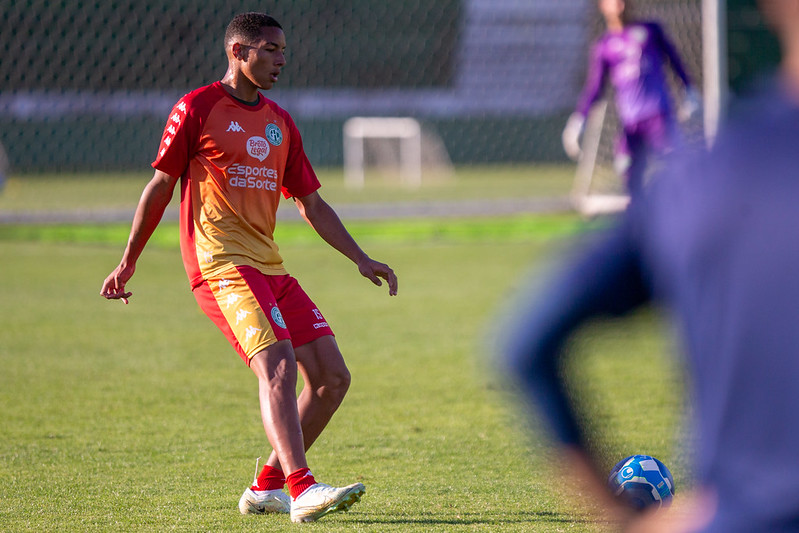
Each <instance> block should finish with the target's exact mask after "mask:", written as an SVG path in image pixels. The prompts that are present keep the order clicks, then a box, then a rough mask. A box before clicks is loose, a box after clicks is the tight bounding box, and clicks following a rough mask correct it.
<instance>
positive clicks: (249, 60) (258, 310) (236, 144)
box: [101, 13, 397, 522]
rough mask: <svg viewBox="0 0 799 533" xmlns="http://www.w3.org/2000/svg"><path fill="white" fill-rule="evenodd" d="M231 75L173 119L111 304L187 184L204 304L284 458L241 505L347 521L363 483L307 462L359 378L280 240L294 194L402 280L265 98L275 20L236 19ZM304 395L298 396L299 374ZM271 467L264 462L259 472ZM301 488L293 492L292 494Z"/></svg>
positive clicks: (192, 254)
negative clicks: (323, 191)
mask: <svg viewBox="0 0 799 533" xmlns="http://www.w3.org/2000/svg"><path fill="white" fill-rule="evenodd" d="M224 45H225V51H226V53H227V59H228V69H227V72H226V73H225V75H224V77H223V78H222V79H221V80H220V81H217V82H215V83H213V84H211V85H207V86H205V87H201V88H199V89H197V90H195V91H192V92H190V93H189V94H187V95H185V96H184V97H183V98H181V99H180V100H179V101H178V102H177V104H175V107H174V108H173V109H172V112H171V113H170V116H169V119H168V121H167V125H166V127H165V129H164V133H163V136H162V138H161V145H160V147H159V149H158V155H157V157H156V159H155V161H154V162H153V167H154V168H155V175H154V176H153V178H152V180H151V181H150V182H149V184H148V185H147V186H146V187H145V189H144V193H143V194H142V197H141V200H140V201H139V205H138V208H137V209H136V214H135V216H134V219H133V227H132V229H131V232H130V238H129V240H128V245H127V247H126V249H125V252H124V254H123V256H122V261H121V262H120V264H119V266H117V268H116V269H114V271H113V272H111V274H110V275H109V276H108V277H107V278H106V280H105V282H104V283H103V287H102V290H101V294H102V295H103V296H104V297H105V298H108V299H121V300H122V301H124V302H125V303H128V298H130V296H131V293H130V292H127V291H126V285H127V283H128V281H129V280H130V279H131V277H132V276H133V273H134V271H135V269H136V261H137V259H138V258H139V256H140V255H141V253H142V250H143V249H144V246H145V244H146V243H147V241H148V239H149V238H150V236H151V235H152V233H153V231H154V230H155V228H156V226H157V225H158V223H159V221H160V220H161V216H162V215H163V213H164V210H165V209H166V207H167V204H168V203H169V201H170V198H171V197H172V192H173V190H174V188H175V185H176V184H177V182H178V181H180V183H181V187H180V245H181V246H180V248H181V253H182V256H183V263H184V266H185V268H186V273H187V274H188V276H189V281H190V283H191V288H192V291H193V293H194V296H195V298H196V299H197V303H198V304H199V305H200V307H201V308H202V310H203V311H204V312H205V313H206V315H208V317H209V318H210V319H211V320H212V321H213V322H214V324H216V325H217V326H218V327H219V329H220V330H221V331H222V332H223V333H224V334H225V336H226V337H227V339H228V341H229V342H230V343H231V344H232V346H233V348H234V349H235V350H236V352H237V353H238V354H239V356H241V358H242V359H243V360H244V362H245V363H246V364H247V365H248V366H249V367H250V368H251V369H252V371H253V372H254V373H255V375H256V376H257V378H258V386H259V389H258V390H259V399H260V407H261V417H262V419H263V426H264V429H265V431H266V436H267V438H268V440H269V442H270V444H271V445H272V449H273V451H272V453H271V455H270V457H269V458H268V459H267V461H266V464H265V465H264V468H263V470H261V471H260V473H259V472H258V471H257V466H256V476H255V479H254V481H253V483H252V486H250V487H249V488H247V489H246V490H245V491H244V494H242V496H241V499H240V500H239V510H240V511H241V512H242V513H244V514H248V513H257V514H261V513H290V514H291V520H292V521H293V522H308V521H313V520H316V519H318V518H320V517H322V516H324V515H325V514H327V513H330V512H336V511H346V510H347V509H348V508H349V507H350V506H351V505H352V504H354V503H356V502H357V501H359V499H360V497H361V495H362V494H363V492H364V490H365V489H364V486H363V485H362V484H361V483H354V484H352V485H348V486H346V487H331V486H329V485H325V484H323V483H317V482H316V479H315V478H314V476H313V475H312V474H311V471H310V470H309V468H308V463H307V461H306V457H305V450H306V449H307V448H308V447H309V446H311V444H313V442H314V441H315V440H316V439H317V437H318V436H319V434H320V433H321V432H322V430H323V429H324V428H325V426H326V425H327V423H328V422H329V421H330V419H331V417H332V416H333V414H334V413H335V411H336V409H337V408H338V407H339V405H340V404H341V402H342V400H343V399H344V395H345V394H346V392H347V389H348V387H349V384H350V374H349V371H348V369H347V366H346V364H345V363H344V359H343V357H342V355H341V352H340V351H339V349H338V346H337V344H336V341H335V338H334V337H333V331H332V330H331V328H330V326H329V324H328V323H327V321H326V320H325V318H324V316H323V315H322V314H321V312H320V311H319V309H318V308H317V307H316V305H315V304H314V303H313V302H312V301H311V299H310V298H309V297H308V295H307V294H306V293H305V292H304V291H303V289H302V288H301V287H300V285H299V283H298V282H297V280H296V279H294V278H293V277H292V276H290V275H289V274H288V273H287V272H286V270H285V268H284V267H283V260H282V258H281V256H280V254H279V253H278V247H277V245H276V244H275V242H274V238H273V232H274V229H275V215H276V212H277V207H278V203H279V201H280V196H281V195H283V196H285V197H286V198H293V199H294V203H295V204H296V206H297V208H298V209H299V211H300V213H301V214H302V216H303V217H304V218H305V219H306V220H307V221H308V223H309V224H310V225H311V226H312V227H313V228H314V230H316V232H317V233H319V235H320V236H321V237H322V238H323V239H324V240H325V241H326V242H327V243H328V244H330V245H331V246H332V247H334V248H335V249H337V250H338V251H339V252H341V253H342V254H344V255H345V256H346V257H348V258H349V259H350V260H352V262H353V263H355V265H356V266H357V268H358V270H359V271H360V273H361V274H362V275H363V276H364V277H366V278H368V279H369V280H371V281H372V282H373V283H374V284H375V285H381V284H382V283H383V281H381V279H380V278H382V279H383V280H385V281H387V282H388V287H389V294H391V295H394V294H396V293H397V278H396V276H395V275H394V272H393V271H392V270H391V268H389V267H388V265H386V264H384V263H380V262H378V261H375V260H373V259H371V258H370V257H369V256H368V255H367V254H366V253H364V252H363V250H361V249H360V248H359V247H358V245H357V244H356V242H355V241H354V240H353V238H352V237H351V236H350V234H349V233H348V232H347V230H346V229H345V227H344V225H343V224H342V223H341V221H340V220H339V218H338V216H337V215H336V213H335V211H333V209H332V208H331V207H330V206H329V205H328V204H327V203H326V202H325V201H324V200H323V199H322V197H321V196H320V195H319V192H318V189H319V187H320V185H319V181H318V180H317V178H316V174H315V173H314V171H313V169H312V168H311V164H310V163H309V161H308V158H307V157H306V155H305V152H304V150H303V146H302V139H301V138H300V132H299V130H298V129H297V127H296V125H295V124H294V121H293V120H292V119H291V117H290V116H289V114H288V113H287V112H286V111H285V110H283V109H281V108H280V107H279V106H278V105H277V104H275V103H274V102H272V101H271V100H268V99H266V98H264V96H263V95H262V94H261V93H260V92H259V90H268V89H271V88H272V86H273V85H274V84H275V83H276V82H277V79H278V77H279V75H280V72H281V70H282V69H283V67H284V66H285V65H286V58H285V55H284V52H285V49H286V38H285V35H284V34H283V30H282V28H281V26H280V24H278V22H277V21H276V20H275V19H273V18H272V17H270V16H268V15H265V14H263V13H245V14H242V15H238V16H236V17H235V18H234V19H233V20H232V21H231V22H230V24H229V25H228V27H227V31H226V32H225V41H224ZM298 368H299V371H300V372H301V373H302V377H303V381H304V387H303V389H302V392H301V393H300V395H299V397H298V396H297V394H296V386H297V371H298ZM256 464H257V463H256ZM285 485H288V490H289V494H286V493H285V492H283V488H284V486H285Z"/></svg>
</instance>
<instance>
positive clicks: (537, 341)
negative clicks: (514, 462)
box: [503, 224, 651, 446]
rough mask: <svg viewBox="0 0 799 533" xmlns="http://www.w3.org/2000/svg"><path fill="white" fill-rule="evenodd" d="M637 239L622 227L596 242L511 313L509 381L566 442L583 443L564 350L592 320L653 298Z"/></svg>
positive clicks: (507, 346)
mask: <svg viewBox="0 0 799 533" xmlns="http://www.w3.org/2000/svg"><path fill="white" fill-rule="evenodd" d="M638 257H639V256H638V251H637V249H636V246H635V239H633V238H632V237H631V236H630V233H629V232H628V231H627V230H626V229H625V225H624V224H622V225H621V226H619V227H618V228H615V229H613V230H610V231H609V233H608V234H607V235H604V236H603V237H602V238H601V239H599V240H597V241H595V242H592V244H591V245H590V246H589V247H588V248H587V249H583V250H582V251H581V252H580V255H578V256H577V257H576V258H575V259H572V260H571V261H570V262H569V263H568V264H567V266H566V267H565V268H564V269H562V270H561V271H560V273H559V274H558V275H557V276H556V279H555V280H554V283H548V284H547V288H546V290H545V291H544V292H543V293H539V294H536V295H535V297H534V298H533V297H531V295H529V294H528V295H526V302H524V303H522V304H521V306H519V308H517V309H515V310H513V316H514V317H515V318H513V319H512V320H510V325H509V326H508V327H509V330H508V333H507V334H506V335H505V336H504V337H505V341H504V342H505V346H504V347H503V352H504V354H505V357H506V358H507V368H508V370H509V372H510V373H511V377H512V378H514V379H515V381H516V382H517V383H518V384H519V385H520V387H521V390H522V392H523V393H524V395H525V396H526V397H527V400H528V401H529V403H530V404H531V405H533V406H534V407H536V408H537V411H538V413H539V414H540V415H541V416H542V417H543V421H544V423H545V425H546V426H548V428H549V429H550V431H551V433H552V434H553V435H554V437H555V438H556V439H557V440H558V441H560V442H561V443H564V444H574V445H578V446H580V445H583V444H584V436H583V434H582V431H581V428H580V424H579V423H578V421H577V420H578V419H577V416H576V414H575V413H576V409H575V406H574V405H573V404H572V400H571V398H570V396H569V394H568V393H567V388H566V385H565V382H564V379H563V377H562V375H561V371H560V370H561V358H562V355H563V352H564V346H565V344H566V342H567V340H568V339H569V337H570V336H571V334H572V333H574V332H575V330H577V328H578V327H579V326H580V325H582V324H584V323H585V322H587V321H588V320H589V319H591V318H594V317H600V316H614V315H620V314H623V313H625V312H627V311H630V310H632V309H634V308H635V307H637V306H639V305H641V304H643V303H645V302H646V301H648V300H649V299H650V297H651V295H650V291H649V289H648V286H647V284H646V283H645V278H644V275H643V274H642V269H641V268H640V262H639V260H638Z"/></svg>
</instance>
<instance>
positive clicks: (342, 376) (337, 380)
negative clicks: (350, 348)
mask: <svg viewBox="0 0 799 533" xmlns="http://www.w3.org/2000/svg"><path fill="white" fill-rule="evenodd" d="M325 382H326V383H325V389H327V390H326V394H327V395H329V396H330V397H331V399H333V400H337V401H339V402H340V401H341V400H343V399H344V395H346V394H347V391H348V390H349V389H350V384H351V383H352V375H351V374H350V371H349V370H348V369H347V367H343V368H341V369H338V370H337V371H336V372H333V373H331V374H330V375H329V376H326V379H325Z"/></svg>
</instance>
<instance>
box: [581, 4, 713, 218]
mask: <svg viewBox="0 0 799 533" xmlns="http://www.w3.org/2000/svg"><path fill="white" fill-rule="evenodd" d="M633 6H634V11H633V13H632V14H633V17H634V19H636V20H656V21H658V22H659V23H660V24H661V25H662V26H663V28H664V31H665V32H666V34H667V36H668V37H669V38H670V39H671V41H672V42H673V43H674V45H675V47H676V48H677V51H678V53H679V54H680V57H681V59H682V60H683V63H684V66H685V68H686V70H687V71H688V75H689V77H690V78H691V80H692V82H693V84H694V86H695V87H696V88H697V89H698V90H700V92H701V90H702V87H703V76H704V72H705V68H704V65H703V45H704V42H703V21H702V17H703V9H702V0H638V1H636V2H635V3H634V4H633ZM603 31H604V24H603V22H602V21H601V20H600V18H599V15H597V18H596V20H595V23H594V31H593V33H594V39H592V40H591V42H592V43H593V42H594V41H595V40H596V39H597V38H598V37H599V36H600V35H601V33H602V32H603ZM586 55H587V51H586ZM666 71H667V76H668V81H669V88H670V89H671V96H672V103H673V105H674V108H675V109H676V108H677V107H678V106H679V104H680V102H681V101H682V98H683V96H684V91H683V88H682V84H681V83H679V81H678V79H677V77H676V76H675V75H674V73H673V71H672V70H671V68H670V66H668V65H667V66H666ZM708 96H709V95H705V96H704V97H703V100H704V101H705V102H703V103H706V102H707V100H708ZM619 128H620V124H619V119H618V115H617V113H616V107H615V104H614V95H613V91H612V89H611V88H610V87H606V89H605V95H604V99H603V100H602V101H601V102H599V103H597V104H596V105H595V106H594V107H593V108H592V110H591V112H590V113H589V116H588V117H587V119H586V126H585V131H584V134H583V139H582V148H583V154H582V156H581V158H580V160H579V161H578V164H577V169H576V172H575V178H574V185H573V188H572V203H573V205H574V207H575V209H577V210H578V211H579V212H580V213H582V214H583V215H585V216H595V215H599V214H607V213H614V212H618V211H622V210H624V209H625V208H626V206H627V204H628V202H629V197H628V196H627V193H626V190H625V186H624V183H623V181H622V178H621V176H620V173H619V169H617V168H616V166H615V144H616V138H617V135H618V132H619ZM679 130H680V137H681V139H682V140H683V141H686V142H689V143H694V142H703V140H704V138H705V128H704V122H703V119H702V112H701V110H700V111H698V112H697V113H695V114H694V115H693V116H692V117H691V118H690V119H689V120H687V121H685V122H681V123H679ZM656 170H657V161H656V160H655V161H652V162H650V164H649V167H648V169H647V175H648V176H649V175H651V174H652V172H654V171H656Z"/></svg>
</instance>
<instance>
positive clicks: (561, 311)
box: [505, 83, 799, 533]
mask: <svg viewBox="0 0 799 533" xmlns="http://www.w3.org/2000/svg"><path fill="white" fill-rule="evenodd" d="M797 146H799V104H797V102H796V101H792V100H791V99H790V98H789V97H788V96H787V93H786V92H785V91H784V89H783V88H782V87H781V86H780V85H779V84H778V83H773V84H771V85H769V86H767V87H765V88H764V90H762V91H761V92H760V93H759V94H758V95H757V96H756V97H754V98H749V99H747V100H745V101H739V102H737V103H736V104H735V107H734V108H733V111H732V112H731V113H730V114H729V116H728V119H727V122H726V124H725V125H724V126H723V127H722V129H721V130H720V132H719V135H718V137H717V139H716V144H715V146H714V148H713V149H712V151H710V152H709V153H699V154H693V155H692V154H680V153H675V156H674V159H673V160H672V161H670V162H669V165H668V166H667V168H666V171H665V174H664V175H663V176H661V177H659V178H656V179H655V180H653V182H652V183H651V186H650V187H649V188H647V189H646V190H645V191H644V193H643V194H642V195H641V196H640V197H639V198H637V199H636V198H634V199H633V201H632V202H631V204H630V207H629V208H628V210H627V212H626V213H625V214H624V215H623V217H622V219H621V223H620V224H619V225H618V226H617V227H615V228H613V229H611V230H609V232H608V234H606V235H605V236H604V238H602V239H601V240H600V241H598V242H595V243H594V244H593V246H591V247H589V248H588V249H585V250H583V252H582V254H581V255H580V256H579V257H577V258H575V259H574V260H573V261H572V262H570V264H568V265H566V266H565V267H564V268H562V269H561V271H560V275H559V276H558V278H557V279H555V280H554V281H550V282H549V283H548V284H547V285H546V291H545V292H544V294H542V295H540V297H538V298H535V299H532V298H530V299H529V302H527V303H526V305H525V307H523V308H520V309H518V310H517V311H516V313H515V315H514V316H515V317H516V318H515V319H514V320H512V322H514V323H513V324H511V325H510V326H509V327H508V330H509V331H510V332H512V333H511V334H510V335H509V336H508V340H507V345H506V347H505V351H506V353H507V355H508V357H509V360H510V361H509V362H510V366H511V370H512V371H513V373H514V374H515V375H516V376H517V377H518V378H519V381H520V384H521V385H522V388H523V390H524V391H525V392H526V393H527V394H529V395H530V400H531V401H533V402H534V403H536V404H537V405H538V407H540V409H541V412H542V414H543V416H544V419H545V421H546V422H548V424H549V426H550V428H551V429H552V430H553V432H554V434H555V435H556V436H557V438H558V439H559V440H561V441H562V442H564V443H572V444H578V445H579V444H583V443H584V436H583V434H582V429H581V426H580V425H579V423H578V421H577V418H576V416H575V413H574V409H573V406H572V400H571V399H570V397H569V396H568V394H567V389H566V386H565V383H564V381H563V377H562V376H561V374H560V372H559V370H560V368H561V366H560V358H561V356H562V354H563V348H564V346H565V343H566V341H567V339H568V338H569V336H570V334H571V333H572V332H573V331H575V329H576V328H577V327H578V326H579V325H581V324H583V323H585V322H586V321H588V320H590V319H591V318H594V317H597V316H601V315H608V314H621V313H624V312H626V311H629V310H631V309H633V308H635V307H637V306H639V305H642V304H644V303H646V302H648V301H650V300H652V299H654V300H656V301H658V302H661V303H665V304H666V307H667V308H668V309H669V310H670V311H671V313H672V315H673V317H674V318H675V320H676V324H677V325H678V329H679V330H680V332H681V334H682V339H683V346H684V349H685V355H686V364H687V366H688V369H689V375H690V378H691V379H690V380H689V382H690V388H691V389H692V394H691V400H692V405H693V406H694V409H693V410H692V411H693V416H694V420H693V422H694V434H695V439H694V441H695V443H694V446H695V455H694V458H695V460H696V464H695V474H696V476H697V478H698V481H699V482H700V484H702V485H704V486H706V487H709V488H711V489H714V490H715V491H717V493H718V511H717V514H716V516H715V517H714V519H713V521H712V523H711V524H710V525H709V526H707V527H706V528H705V529H703V530H702V531H704V532H706V533H710V532H712V533H739V532H740V533H750V532H754V531H763V532H766V531H767V532H769V533H778V532H799V455H797V451H798V450H799V275H797V273H798V272H799V238H797V236H796V231H797V228H799V208H797V205H796V199H797V198H799V170H798V169H799V150H798V149H797ZM516 322H518V323H516Z"/></svg>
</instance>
